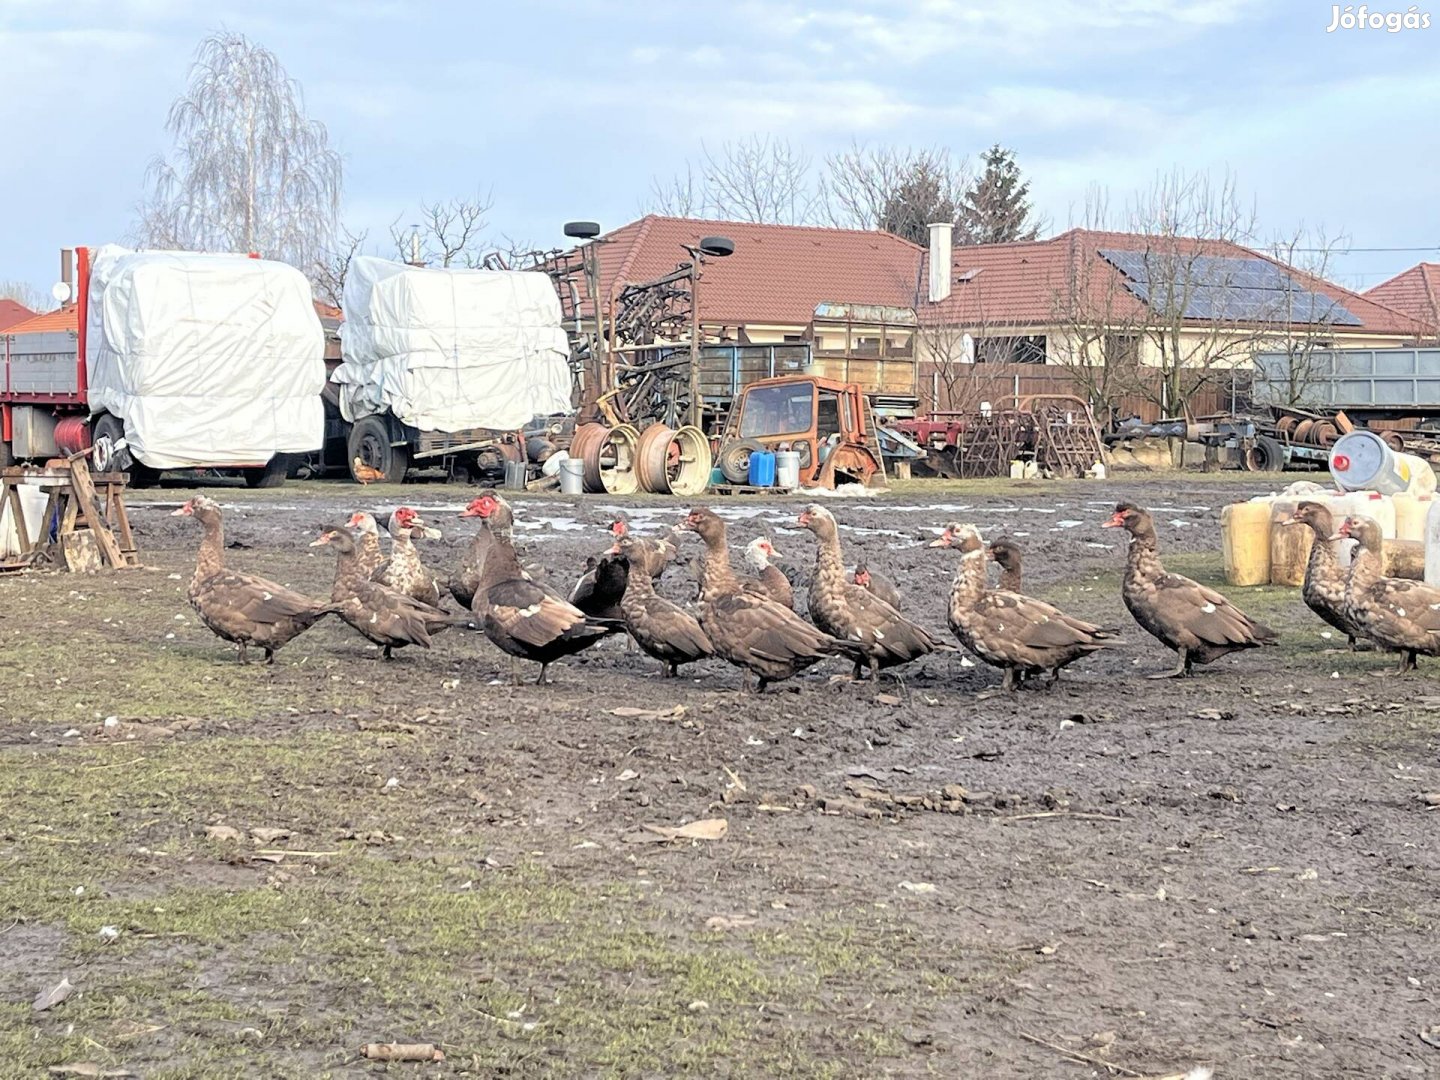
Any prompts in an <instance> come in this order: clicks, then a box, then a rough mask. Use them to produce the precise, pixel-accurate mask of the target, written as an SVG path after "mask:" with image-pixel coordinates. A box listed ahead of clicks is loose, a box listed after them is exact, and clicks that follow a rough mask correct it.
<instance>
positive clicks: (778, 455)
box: [775, 450, 800, 490]
mask: <svg viewBox="0 0 1440 1080" xmlns="http://www.w3.org/2000/svg"><path fill="white" fill-rule="evenodd" d="M775 486H776V487H779V488H786V489H788V490H794V489H795V488H798V487H799V486H800V454H799V452H798V451H796V450H776V451H775Z"/></svg>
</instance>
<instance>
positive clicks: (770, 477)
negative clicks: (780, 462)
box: [750, 450, 775, 487]
mask: <svg viewBox="0 0 1440 1080" xmlns="http://www.w3.org/2000/svg"><path fill="white" fill-rule="evenodd" d="M750 486H751V487H774V486H775V454H774V453H773V452H772V451H770V450H757V451H755V452H754V453H753V454H751V455H750Z"/></svg>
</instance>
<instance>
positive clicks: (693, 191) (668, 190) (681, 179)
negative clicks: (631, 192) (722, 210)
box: [640, 161, 710, 218]
mask: <svg viewBox="0 0 1440 1080" xmlns="http://www.w3.org/2000/svg"><path fill="white" fill-rule="evenodd" d="M709 211H710V203H709V200H708V199H707V198H706V190H705V177H704V175H703V174H701V175H698V176H697V175H696V173H695V168H694V166H693V165H691V164H690V163H689V162H688V161H687V162H686V163H685V171H684V172H683V173H676V174H675V175H674V176H672V177H671V178H670V179H669V180H664V181H662V180H661V179H660V178H659V177H658V176H657V177H652V178H651V180H650V194H649V196H648V197H647V198H646V199H645V200H644V201H643V202H642V203H641V205H640V212H641V213H642V214H664V215H666V216H667V217H682V218H699V217H704V216H705V215H706V214H707V213H709Z"/></svg>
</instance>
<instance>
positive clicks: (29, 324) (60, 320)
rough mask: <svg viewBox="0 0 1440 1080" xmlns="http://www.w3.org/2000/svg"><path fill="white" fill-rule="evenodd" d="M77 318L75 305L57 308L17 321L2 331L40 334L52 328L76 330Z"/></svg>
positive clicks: (77, 326) (77, 325)
mask: <svg viewBox="0 0 1440 1080" xmlns="http://www.w3.org/2000/svg"><path fill="white" fill-rule="evenodd" d="M78 328H79V319H77V318H76V316H75V305H74V304H71V305H69V306H68V307H62V308H57V309H56V310H54V311H47V312H45V314H43V315H36V316H34V317H32V318H29V319H26V320H25V321H23V322H18V323H16V324H15V325H14V326H8V327H6V328H5V329H4V330H3V331H0V332H3V333H6V334H41V333H45V332H46V331H52V330H71V331H73V330H77V329H78Z"/></svg>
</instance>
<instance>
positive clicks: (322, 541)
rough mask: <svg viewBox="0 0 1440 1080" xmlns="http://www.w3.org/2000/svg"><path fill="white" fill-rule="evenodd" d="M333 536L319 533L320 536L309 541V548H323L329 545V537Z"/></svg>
mask: <svg viewBox="0 0 1440 1080" xmlns="http://www.w3.org/2000/svg"><path fill="white" fill-rule="evenodd" d="M333 535H334V534H333V533H328V532H327V533H321V534H320V535H319V536H318V537H316V538H315V539H314V540H311V541H310V546H311V547H325V546H326V545H327V544H329V543H330V537H331V536H333Z"/></svg>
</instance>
